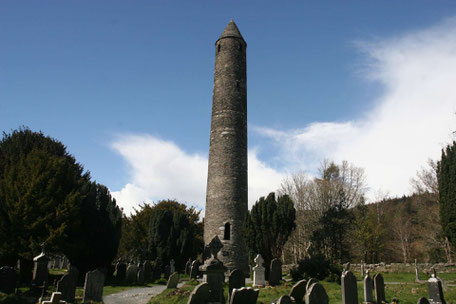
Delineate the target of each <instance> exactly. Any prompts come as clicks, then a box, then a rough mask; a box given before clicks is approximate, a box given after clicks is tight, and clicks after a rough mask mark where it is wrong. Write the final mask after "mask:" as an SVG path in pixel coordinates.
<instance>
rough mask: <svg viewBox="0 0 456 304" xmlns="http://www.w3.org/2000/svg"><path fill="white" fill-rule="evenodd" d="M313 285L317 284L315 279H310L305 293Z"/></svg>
mask: <svg viewBox="0 0 456 304" xmlns="http://www.w3.org/2000/svg"><path fill="white" fill-rule="evenodd" d="M313 283H319V282H318V280H317V279H315V278H310V279H309V281H308V282H307V285H306V292H308V291H309V288H310V286H312V284H313Z"/></svg>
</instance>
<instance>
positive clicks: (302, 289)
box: [290, 280, 307, 302]
mask: <svg viewBox="0 0 456 304" xmlns="http://www.w3.org/2000/svg"><path fill="white" fill-rule="evenodd" d="M306 290H307V281H306V280H301V281H299V282H297V283H296V284H294V285H293V287H291V290H290V297H292V298H293V299H295V300H296V302H302V299H303V298H304V296H305V295H306Z"/></svg>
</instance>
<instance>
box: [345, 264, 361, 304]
mask: <svg viewBox="0 0 456 304" xmlns="http://www.w3.org/2000/svg"><path fill="white" fill-rule="evenodd" d="M347 268H349V267H347ZM347 268H346V269H347ZM341 281H342V303H343V304H358V284H357V283H356V277H355V275H354V274H353V273H352V272H351V271H350V270H346V271H344V272H343V273H342V277H341Z"/></svg>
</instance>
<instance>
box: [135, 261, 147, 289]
mask: <svg viewBox="0 0 456 304" xmlns="http://www.w3.org/2000/svg"><path fill="white" fill-rule="evenodd" d="M136 282H137V283H138V284H141V285H142V284H144V283H145V282H146V275H145V274H144V269H143V267H142V265H141V267H140V268H139V269H138V273H137V274H136Z"/></svg>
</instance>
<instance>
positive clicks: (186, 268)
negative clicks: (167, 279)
mask: <svg viewBox="0 0 456 304" xmlns="http://www.w3.org/2000/svg"><path fill="white" fill-rule="evenodd" d="M191 268H192V259H188V261H187V263H185V274H186V275H190V270H191Z"/></svg>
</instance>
